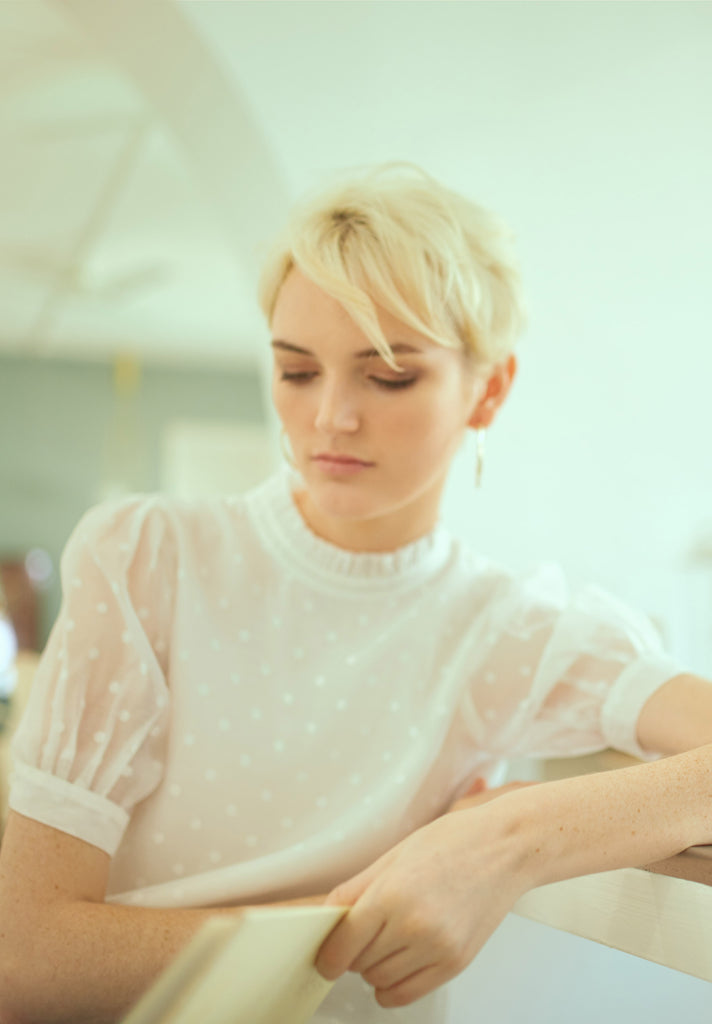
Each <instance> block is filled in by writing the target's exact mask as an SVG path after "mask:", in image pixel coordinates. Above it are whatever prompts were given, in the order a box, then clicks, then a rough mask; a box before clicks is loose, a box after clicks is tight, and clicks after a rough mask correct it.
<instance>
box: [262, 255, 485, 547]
mask: <svg viewBox="0 0 712 1024" xmlns="http://www.w3.org/2000/svg"><path fill="white" fill-rule="evenodd" d="M377 311H378V319H379V322H380V325H381V328H382V330H383V332H384V334H385V336H386V338H387V339H388V341H389V343H390V344H391V346H392V348H393V350H394V353H395V356H396V362H397V363H398V365H399V366H400V367H401V368H402V372H398V371H396V370H393V369H392V368H391V367H390V366H389V365H388V364H387V363H386V362H385V360H384V359H383V358H382V357H381V356H380V355H379V354H378V352H377V351H376V350H374V348H373V345H372V344H371V342H370V340H369V339H368V337H367V336H366V335H365V334H364V333H363V332H362V331H361V329H360V328H359V327H358V326H357V325H356V323H355V322H354V321H353V320H352V319H351V317H350V316H349V314H348V313H347V312H346V311H345V309H344V308H343V307H342V306H341V305H340V304H339V303H338V302H337V301H336V300H335V299H333V298H331V296H329V295H327V294H326V293H325V292H323V291H322V290H321V289H320V288H318V287H317V286H316V285H315V284H314V283H313V282H312V281H310V280H309V278H307V277H305V276H304V275H303V274H302V273H301V272H299V271H298V270H297V269H293V270H291V271H290V273H289V274H288V276H287V278H286V279H285V281H284V284H283V285H282V288H281V289H280V292H279V296H278V298H277V303H276V306H275V310H274V315H273V319H272V337H273V342H272V348H273V358H274V372H273V388H272V394H273V399H274V404H275V407H276V410H277V413H278V415H279V417H280V419H281V421H282V425H283V427H284V429H285V432H286V434H287V436H288V438H289V442H290V445H291V448H292V452H293V454H294V461H295V464H296V468H297V469H298V471H299V472H300V474H301V476H302V477H303V480H304V484H305V490H303V491H301V492H300V493H299V494H298V495H297V501H298V504H299V506H300V509H301V512H302V515H303V516H304V518H305V520H306V522H307V523H308V524H309V525H310V526H311V528H312V529H313V530H314V532H315V533H317V534H318V535H319V536H321V537H323V538H325V539H327V540H329V541H331V542H332V543H335V544H339V545H340V546H343V547H347V548H350V549H352V550H371V551H379V550H381V551H383V550H393V549H395V548H396V547H399V546H402V545H403V544H407V543H410V542H412V541H413V540H416V539H417V538H418V537H420V536H423V535H424V534H425V533H427V532H428V531H429V530H431V529H432V528H433V526H434V525H435V522H436V520H437V513H438V506H439V501H440V496H441V492H442V489H443V486H444V483H445V479H446V476H447V471H448V469H449V466H450V462H451V460H452V458H453V456H454V454H455V452H456V451H457V448H458V447H459V445H460V442H461V440H462V438H463V434H464V431H465V429H466V427H467V425H468V422H470V420H471V418H472V416H473V413H474V412H475V410H476V408H477V404H478V400H479V399H480V398H481V397H482V395H483V392H484V390H485V389H486V383H487V382H486V378H485V379H484V380H483V379H482V377H477V376H475V374H474V373H473V371H472V370H471V369H470V367H469V364H468V363H467V362H466V360H465V357H464V355H463V353H462V352H460V351H456V350H453V349H448V348H445V347H443V346H442V345H438V344H436V343H434V342H432V341H430V340H429V339H428V338H426V337H424V336H423V335H421V334H419V333H418V332H416V331H413V330H412V328H409V327H406V326H405V325H404V324H402V323H401V322H400V321H398V320H396V319H395V318H394V317H393V316H391V314H389V313H388V312H387V311H386V310H383V309H381V308H380V307H377Z"/></svg>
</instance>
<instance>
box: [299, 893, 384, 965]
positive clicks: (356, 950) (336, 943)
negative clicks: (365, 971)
mask: <svg viewBox="0 0 712 1024" xmlns="http://www.w3.org/2000/svg"><path fill="white" fill-rule="evenodd" d="M385 924H386V922H385V918H384V916H383V915H382V914H381V913H378V914H376V913H375V912H373V911H371V912H370V913H369V912H368V911H366V912H364V913H358V911H357V910H356V909H354V908H352V909H351V910H350V911H349V912H348V913H347V914H346V916H345V917H343V918H342V919H341V920H340V921H339V923H338V924H337V925H336V927H335V928H333V929H332V930H331V931H330V932H329V934H328V935H327V937H326V939H325V940H324V942H323V943H322V945H321V948H320V949H319V952H318V953H317V956H316V960H315V962H314V966H315V967H316V969H317V971H318V972H319V974H321V976H322V977H323V978H326V980H327V981H336V979H337V978H339V977H341V975H342V974H344V973H345V972H346V971H348V970H351V969H352V964H354V963H355V962H356V961H357V960H358V958H359V957H360V956H362V955H363V954H364V952H365V951H366V950H367V949H368V948H369V947H370V946H371V945H372V943H374V942H375V940H376V939H378V937H379V935H380V934H381V932H382V930H383V928H384V927H385Z"/></svg>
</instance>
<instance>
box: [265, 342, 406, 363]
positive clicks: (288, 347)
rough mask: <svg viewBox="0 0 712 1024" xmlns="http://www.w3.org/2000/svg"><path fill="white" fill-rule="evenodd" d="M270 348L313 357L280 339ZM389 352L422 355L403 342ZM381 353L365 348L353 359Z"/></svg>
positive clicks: (306, 350)
mask: <svg viewBox="0 0 712 1024" xmlns="http://www.w3.org/2000/svg"><path fill="white" fill-rule="evenodd" d="M272 348H278V349H281V350H283V351H285V352H296V353H297V354H298V355H300V356H313V355H314V353H313V352H310V351H309V349H308V348H300V347H299V345H293V344H292V343H291V342H290V341H282V339H281V338H275V340H274V341H273V342H272ZM391 351H392V352H393V354H394V355H397V354H401V355H403V354H407V353H409V352H410V353H413V354H416V355H422V349H419V348H416V347H415V345H407V344H406V343H405V342H404V341H398V342H396V343H395V345H391ZM380 355H381V353H380V352H379V351H378V349H376V348H365V349H363V351H362V352H356V353H355V355H354V359H370V357H371V356H380Z"/></svg>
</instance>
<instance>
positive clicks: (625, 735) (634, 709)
mask: <svg viewBox="0 0 712 1024" xmlns="http://www.w3.org/2000/svg"><path fill="white" fill-rule="evenodd" d="M681 672H684V669H683V668H682V667H681V666H680V665H679V663H678V662H676V661H673V659H672V658H668V657H666V656H665V655H663V654H655V655H644V656H643V657H641V658H638V659H637V660H636V661H634V662H632V663H631V664H630V665H628V667H627V668H625V669H624V670H623V671H622V672H621V674H620V676H619V677H618V681H617V682H616V684H615V686H614V687H613V688H612V689H611V691H610V693H609V694H608V697H607V699H606V702H605V704H604V705H603V710H602V712H601V725H602V730H603V735H604V737H605V740H606V742H607V743H608V745H609V746H610V747H613V748H614V749H615V750H622V751H623V752H624V753H626V754H631V755H632V756H633V757H637V758H639V759H640V760H641V761H654V760H655V759H656V758H658V757H660V756H661V755H660V754H657V753H651V752H650V751H646V750H643V748H642V747H641V746H639V744H638V737H637V729H636V727H637V724H638V718H639V716H640V712H641V711H642V710H643V705H644V704H645V702H646V701H647V700H648V698H649V697H652V695H653V694H654V693H655V691H656V690H658V689H659V688H660V687H661V686H662V685H663V683H667V682H668V681H669V680H670V679H672V678H673V677H674V676H679V675H680V673H681Z"/></svg>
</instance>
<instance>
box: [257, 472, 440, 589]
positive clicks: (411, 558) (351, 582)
mask: <svg viewBox="0 0 712 1024" xmlns="http://www.w3.org/2000/svg"><path fill="white" fill-rule="evenodd" d="M300 484H301V478H300V477H299V476H298V475H297V474H296V473H294V472H293V471H291V470H289V469H287V468H286V467H285V468H282V469H281V470H279V471H278V472H277V473H275V474H274V475H273V476H271V477H270V478H269V479H267V480H266V481H265V482H264V483H263V484H261V485H260V486H259V487H258V488H256V489H255V490H254V491H252V492H251V493H250V495H249V496H248V498H247V506H248V512H249V513H250V516H251V519H252V522H253V525H254V526H255V528H256V530H257V531H258V533H259V534H260V535H261V538H262V540H263V542H264V544H265V547H266V548H268V549H269V550H270V551H271V552H272V553H273V554H274V555H275V557H277V558H279V559H280V561H282V563H283V564H286V565H287V566H288V567H289V568H290V569H291V570H292V571H294V572H297V573H298V574H299V575H300V576H303V577H309V578H310V579H311V580H312V582H316V583H321V584H322V585H325V586H327V587H328V586H331V587H335V586H337V587H338V589H339V590H341V591H343V589H344V588H347V589H351V590H354V591H364V590H370V591H373V590H374V589H377V590H379V591H384V590H399V589H402V588H408V587H411V586H414V585H417V584H419V583H422V582H424V581H425V580H426V579H428V578H429V577H431V576H433V575H434V574H435V573H437V572H438V570H440V569H442V568H443V567H444V566H445V564H446V563H447V562H448V560H449V557H450V554H451V551H452V547H453V540H452V537H451V536H450V534H449V532H448V531H447V529H446V528H445V527H444V526H442V524H440V523H438V524H436V526H435V527H434V529H433V530H431V531H430V532H429V533H427V534H425V535H424V536H423V537H420V538H419V539H418V540H416V541H413V542H411V543H410V544H405V545H403V546H402V547H398V548H396V549H395V550H393V551H386V552H370V551H368V552H364V551H350V550H348V549H345V548H341V547H339V546H338V545H336V544H332V543H331V542H330V541H327V540H324V539H323V538H321V537H318V536H317V535H316V534H315V533H314V532H313V531H312V530H311V529H310V528H309V527H308V526H307V524H306V523H305V521H304V519H303V518H302V514H301V512H300V511H299V508H298V507H297V503H296V500H295V492H296V491H298V490H299V487H300ZM302 486H303V485H302Z"/></svg>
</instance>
